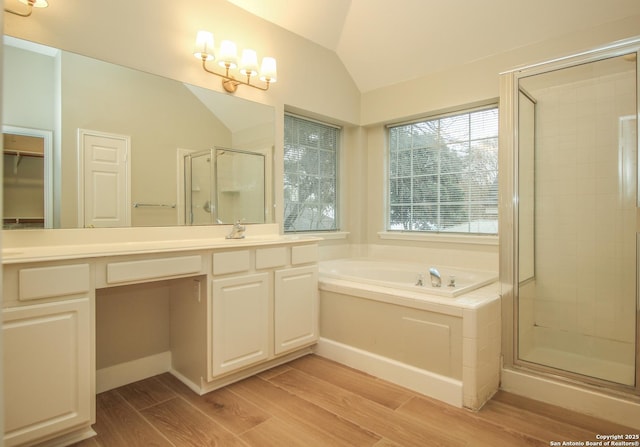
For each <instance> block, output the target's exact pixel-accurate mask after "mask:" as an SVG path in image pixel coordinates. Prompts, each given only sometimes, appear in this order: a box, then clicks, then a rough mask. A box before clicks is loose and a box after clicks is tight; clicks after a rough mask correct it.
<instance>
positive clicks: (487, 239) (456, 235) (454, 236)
mask: <svg viewBox="0 0 640 447" xmlns="http://www.w3.org/2000/svg"><path fill="white" fill-rule="evenodd" d="M486 110H495V111H496V112H497V115H498V116H497V120H496V126H497V127H498V133H497V134H496V135H495V139H496V144H498V140H499V122H500V118H499V113H500V108H499V102H498V101H497V99H493V100H490V101H486V102H482V103H476V104H474V105H467V106H462V107H456V108H455V109H449V110H446V111H441V112H437V113H433V114H428V115H424V116H421V117H418V118H416V119H412V120H410V121H402V122H394V123H390V124H387V125H386V126H385V127H386V145H387V146H386V151H385V155H386V157H385V179H386V182H385V188H386V189H385V223H384V225H385V227H384V228H385V229H384V230H383V231H380V232H378V236H379V237H380V238H381V239H395V240H423V241H441V242H452V243H477V244H483V245H485V244H488V245H496V244H497V243H498V235H499V231H500V228H499V227H496V228H497V230H496V232H495V233H488V232H466V231H465V232H455V231H441V230H427V229H392V228H391V224H392V222H391V208H392V202H391V186H392V184H391V183H392V182H391V179H392V177H391V175H392V172H391V169H392V160H391V156H392V149H391V148H392V143H391V137H392V135H391V131H392V129H393V128H398V127H403V126H408V125H412V124H416V123H427V122H430V121H431V122H433V121H436V120H441V119H446V118H451V117H456V116H463V115H467V116H468V115H470V114H472V113H475V112H481V111H486ZM491 138H494V137H491ZM472 141H474V140H472V139H471V138H469V139H468V140H467V142H468V143H469V144H470V143H471V142H472ZM411 150H412V151H413V150H414V148H411ZM498 158H499V155H498V154H496V160H495V161H496V170H495V172H496V184H497V183H498V182H499V171H498V168H497V163H498ZM438 175H439V174H438ZM409 178H410V179H411V180H412V181H413V178H414V173H413V172H412V173H411V175H410V177H409ZM413 197H414V196H413V191H412V193H411V201H410V203H411V204H413V203H415V202H414V201H413ZM439 202H440V196H439V197H438V202H436V204H437V205H438V206H439ZM465 202H468V200H465ZM498 206H499V197H498V198H496V213H497V212H498V211H497V210H498ZM495 222H496V226H497V224H498V214H496V217H495ZM467 223H470V220H467Z"/></svg>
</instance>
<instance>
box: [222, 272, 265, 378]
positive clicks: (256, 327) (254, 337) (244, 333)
mask: <svg viewBox="0 0 640 447" xmlns="http://www.w3.org/2000/svg"><path fill="white" fill-rule="evenodd" d="M211 293H212V297H211V299H212V306H211V312H212V319H211V322H212V330H211V337H212V339H211V346H212V356H211V359H212V361H211V376H218V375H220V374H225V373H228V372H231V371H234V370H237V369H240V368H243V367H245V366H248V365H252V364H254V363H256V362H258V361H261V360H264V359H266V358H268V356H269V275H268V273H259V274H254V275H244V276H237V277H232V278H225V279H214V280H213V281H212V288H211Z"/></svg>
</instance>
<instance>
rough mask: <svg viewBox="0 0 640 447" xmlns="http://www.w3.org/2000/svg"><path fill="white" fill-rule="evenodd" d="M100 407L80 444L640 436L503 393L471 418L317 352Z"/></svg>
mask: <svg viewBox="0 0 640 447" xmlns="http://www.w3.org/2000/svg"><path fill="white" fill-rule="evenodd" d="M96 405H97V422H96V424H95V426H94V429H95V431H96V432H97V433H98V436H97V437H95V438H93V439H89V440H86V441H83V442H81V443H79V444H76V447H120V446H122V447H133V446H144V447H147V446H159V447H163V446H180V447H181V446H194V447H201V446H224V447H235V446H243V447H248V446H255V447H270V446H273V447H276V446H277V447H292V446H304V447H312V446H328V447H340V446H371V447H399V446H416V447H425V446H453V447H455V446H473V447H476V446H478V447H483V446H492V447H496V446H549V445H551V442H552V441H558V442H560V443H562V441H583V442H584V441H596V434H599V433H602V434H630V433H638V432H639V430H634V429H630V428H627V427H623V426H620V425H616V424H613V423H610V422H606V421H602V420H599V419H595V418H592V417H588V416H584V415H580V414H576V413H572V412H569V411H566V410H563V409H560V408H558V407H554V406H551V405H547V404H541V403H539V402H535V401H531V400H529V399H525V398H521V397H518V396H514V395H511V394H508V393H504V392H499V393H498V394H497V395H496V396H495V397H494V399H492V400H491V401H490V402H489V403H487V404H486V405H485V406H484V408H483V409H482V410H481V411H479V412H471V411H468V410H465V409H460V408H455V407H451V406H449V405H446V404H443V403H440V402H438V401H435V400H432V399H429V398H427V397H424V396H422V395H419V394H416V393H414V392H412V391H409V390H407V389H404V388H402V387H399V386H396V385H393V384H390V383H388V382H384V381H382V380H379V379H376V378H375V377H372V376H369V375H367V374H364V373H362V372H359V371H356V370H353V369H350V368H348V367H345V366H343V365H340V364H338V363H334V362H332V361H330V360H326V359H324V358H321V357H318V356H316V355H309V356H306V357H304V358H301V359H298V360H295V361H293V362H291V363H289V364H287V365H284V366H280V367H277V368H274V369H271V370H269V371H266V372H264V373H262V374H259V375H257V376H255V377H252V378H249V379H246V380H243V381H241V382H238V383H235V384H233V385H229V386H227V387H225V388H222V389H220V390H217V391H214V392H212V393H209V394H206V395H204V396H198V395H196V394H195V393H193V392H192V391H191V390H189V389H188V388H187V387H186V386H185V385H183V384H182V383H181V382H179V381H178V380H177V379H175V378H174V377H173V376H171V375H169V374H162V375H159V376H156V377H152V378H149V379H145V380H143V381H140V382H136V383H133V384H130V385H126V386H124V387H121V388H117V389H114V390H111V391H107V392H105V393H102V394H99V395H98V396H97V404H96Z"/></svg>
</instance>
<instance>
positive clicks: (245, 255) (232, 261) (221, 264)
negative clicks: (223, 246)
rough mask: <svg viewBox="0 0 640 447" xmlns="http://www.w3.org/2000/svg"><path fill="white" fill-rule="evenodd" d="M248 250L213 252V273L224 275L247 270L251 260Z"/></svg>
mask: <svg viewBox="0 0 640 447" xmlns="http://www.w3.org/2000/svg"><path fill="white" fill-rule="evenodd" d="M250 259H251V258H250V256H249V250H238V251H223V252H219V253H214V254H213V274H214V275H225V274H227V273H239V272H246V271H249V268H250V267H251V260H250Z"/></svg>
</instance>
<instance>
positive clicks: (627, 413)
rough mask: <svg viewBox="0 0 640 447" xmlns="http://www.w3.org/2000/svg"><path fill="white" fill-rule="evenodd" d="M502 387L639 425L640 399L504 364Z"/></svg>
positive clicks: (599, 416)
mask: <svg viewBox="0 0 640 447" xmlns="http://www.w3.org/2000/svg"><path fill="white" fill-rule="evenodd" d="M500 389H502V390H505V391H508V392H510V393H513V394H518V395H520V396H524V397H528V398H530V399H535V400H539V401H541V402H545V403H548V404H552V405H557V406H559V407H562V408H566V409H568V410H573V411H576V412H578V413H583V414H587V415H589V416H594V417H597V418H600V419H605V420H608V421H611V422H615V423H618V424H620V425H626V426H627V427H631V428H636V429H640V403H636V402H630V401H628V400H624V399H620V398H617V397H615V396H609V395H606V394H603V393H598V392H596V391H591V390H586V389H584V388H580V387H577V386H573V385H571V384H566V383H560V382H556V381H554V380H550V379H547V378H544V377H537V376H533V375H531V374H527V373H525V372H521V371H516V370H513V369H507V368H503V369H502V371H501V383H500Z"/></svg>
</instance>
